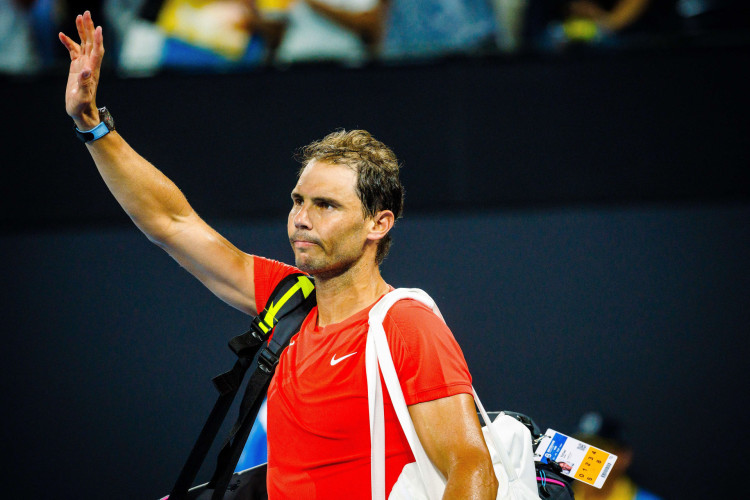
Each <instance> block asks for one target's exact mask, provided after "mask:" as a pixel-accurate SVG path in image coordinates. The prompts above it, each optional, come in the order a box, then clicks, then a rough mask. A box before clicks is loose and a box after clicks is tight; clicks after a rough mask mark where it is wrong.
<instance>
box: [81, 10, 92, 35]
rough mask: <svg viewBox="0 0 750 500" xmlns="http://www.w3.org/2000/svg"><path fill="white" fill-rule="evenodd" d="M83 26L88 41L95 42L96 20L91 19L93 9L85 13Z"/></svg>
mask: <svg viewBox="0 0 750 500" xmlns="http://www.w3.org/2000/svg"><path fill="white" fill-rule="evenodd" d="M83 27H84V28H85V30H86V41H87V42H93V41H94V20H93V19H91V11H88V10H87V11H86V12H84V13H83Z"/></svg>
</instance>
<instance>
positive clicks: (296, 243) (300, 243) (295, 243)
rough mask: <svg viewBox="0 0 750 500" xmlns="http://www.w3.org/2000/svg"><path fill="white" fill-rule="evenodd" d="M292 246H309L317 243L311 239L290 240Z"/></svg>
mask: <svg viewBox="0 0 750 500" xmlns="http://www.w3.org/2000/svg"><path fill="white" fill-rule="evenodd" d="M292 246H293V247H294V248H310V247H314V246H317V243H313V242H312V241H305V240H292Z"/></svg>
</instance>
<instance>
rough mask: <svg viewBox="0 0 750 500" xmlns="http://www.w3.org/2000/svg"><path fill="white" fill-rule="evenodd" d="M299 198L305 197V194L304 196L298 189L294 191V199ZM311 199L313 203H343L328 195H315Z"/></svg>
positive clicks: (338, 204) (335, 204) (340, 204)
mask: <svg viewBox="0 0 750 500" xmlns="http://www.w3.org/2000/svg"><path fill="white" fill-rule="evenodd" d="M297 198H304V196H302V195H301V194H300V193H298V192H297V191H292V199H293V200H294V199H297ZM310 200H312V202H313V203H327V204H329V205H333V206H336V207H340V206H342V203H341V202H340V201H338V200H336V199H334V198H329V197H327V196H313V197H312V198H310Z"/></svg>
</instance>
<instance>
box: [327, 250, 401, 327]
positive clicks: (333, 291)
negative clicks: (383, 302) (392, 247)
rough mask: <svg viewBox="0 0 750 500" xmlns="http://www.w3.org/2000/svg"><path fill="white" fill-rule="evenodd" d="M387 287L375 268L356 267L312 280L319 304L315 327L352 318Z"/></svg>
mask: <svg viewBox="0 0 750 500" xmlns="http://www.w3.org/2000/svg"><path fill="white" fill-rule="evenodd" d="M388 290H389V288H388V284H387V283H386V282H385V280H384V279H383V277H382V276H380V269H379V268H378V266H377V264H375V262H374V261H372V263H371V264H363V263H362V261H360V262H357V263H355V264H354V265H353V266H352V267H350V268H349V269H347V270H346V271H345V272H343V273H341V274H338V275H336V276H333V277H320V276H315V295H316V298H317V301H318V326H326V325H330V324H333V323H339V322H340V321H343V320H345V319H346V318H348V317H349V316H351V315H352V314H354V313H356V312H358V311H361V310H362V309H364V308H366V307H368V306H370V305H372V304H373V303H374V302H375V301H376V300H378V298H380V296H382V295H383V294H385V293H387V292H388Z"/></svg>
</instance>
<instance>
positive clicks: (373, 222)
mask: <svg viewBox="0 0 750 500" xmlns="http://www.w3.org/2000/svg"><path fill="white" fill-rule="evenodd" d="M395 222H396V217H395V216H394V215H393V212H391V211H390V210H381V211H380V212H378V213H376V214H375V215H374V216H373V217H372V218H370V219H369V221H368V223H369V231H368V233H367V239H368V240H372V241H379V240H381V239H383V238H385V235H386V234H388V231H390V230H391V228H392V227H393V224H395Z"/></svg>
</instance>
